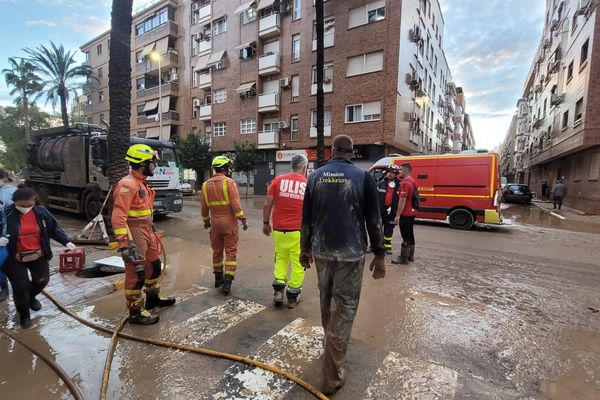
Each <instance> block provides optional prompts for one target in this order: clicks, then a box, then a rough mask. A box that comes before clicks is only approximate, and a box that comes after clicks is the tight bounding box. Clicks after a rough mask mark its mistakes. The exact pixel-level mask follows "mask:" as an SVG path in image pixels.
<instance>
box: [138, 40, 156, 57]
mask: <svg viewBox="0 0 600 400" xmlns="http://www.w3.org/2000/svg"><path fill="white" fill-rule="evenodd" d="M154 46H156V43H150V44H147V45H146V46H145V47H144V49H143V50H142V53H141V54H140V59H144V57H146V56H147V55H148V54H150V53H151V52H152V50H154Z"/></svg>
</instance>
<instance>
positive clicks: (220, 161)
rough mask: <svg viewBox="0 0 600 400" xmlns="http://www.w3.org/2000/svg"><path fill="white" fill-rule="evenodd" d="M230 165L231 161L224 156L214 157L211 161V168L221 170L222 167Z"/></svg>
mask: <svg viewBox="0 0 600 400" xmlns="http://www.w3.org/2000/svg"><path fill="white" fill-rule="evenodd" d="M228 164H231V160H230V159H229V158H227V157H226V156H216V157H215V158H213V160H212V166H213V168H223V167H224V166H226V165H228Z"/></svg>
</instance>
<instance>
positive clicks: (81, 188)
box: [23, 124, 183, 220]
mask: <svg viewBox="0 0 600 400" xmlns="http://www.w3.org/2000/svg"><path fill="white" fill-rule="evenodd" d="M107 134H108V132H107V131H106V130H104V129H102V128H100V127H97V126H94V125H85V124H78V125H76V126H73V127H69V128H64V127H59V128H50V129H44V130H41V131H37V132H34V135H33V143H32V144H31V145H30V146H29V147H28V149H27V153H28V163H27V166H26V167H25V169H24V171H23V178H24V179H25V184H26V185H27V186H29V187H32V188H33V189H35V190H36V191H37V193H38V198H39V201H40V203H41V204H42V205H44V206H46V207H50V208H54V209H58V210H62V211H67V212H72V213H75V214H83V215H85V217H86V218H87V219H90V220H91V219H92V218H94V217H96V216H97V215H98V214H99V213H100V209H101V207H102V203H103V201H104V199H105V197H106V195H107V193H108V189H109V185H108V175H107V168H108V146H107ZM136 143H142V144H147V145H149V146H150V147H152V148H153V149H154V150H156V151H157V152H158V155H159V161H158V165H157V168H156V169H155V170H154V176H152V177H149V178H148V183H149V185H150V186H151V187H152V188H154V190H155V191H156V198H155V200H154V212H155V213H157V214H163V215H164V214H168V213H170V212H178V211H181V209H182V207H183V197H182V193H181V187H180V182H179V160H178V157H177V151H176V148H175V144H174V143H173V142H167V141H160V140H153V139H144V138H139V137H132V138H131V144H136Z"/></svg>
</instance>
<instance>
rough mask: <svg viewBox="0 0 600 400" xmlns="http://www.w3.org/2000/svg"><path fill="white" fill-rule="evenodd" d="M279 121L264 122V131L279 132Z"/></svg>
mask: <svg viewBox="0 0 600 400" xmlns="http://www.w3.org/2000/svg"><path fill="white" fill-rule="evenodd" d="M278 129H279V127H278V126H277V122H263V126H262V132H277V130H278Z"/></svg>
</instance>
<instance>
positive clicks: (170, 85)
mask: <svg viewBox="0 0 600 400" xmlns="http://www.w3.org/2000/svg"><path fill="white" fill-rule="evenodd" d="M178 91H179V85H178V84H177V82H167V83H165V84H163V85H162V87H161V92H162V93H161V95H162V96H176V95H177V94H178ZM148 97H152V98H154V97H158V86H156V87H153V88H148V89H142V90H138V91H137V92H136V93H135V98H136V100H143V99H146V98H148Z"/></svg>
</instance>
